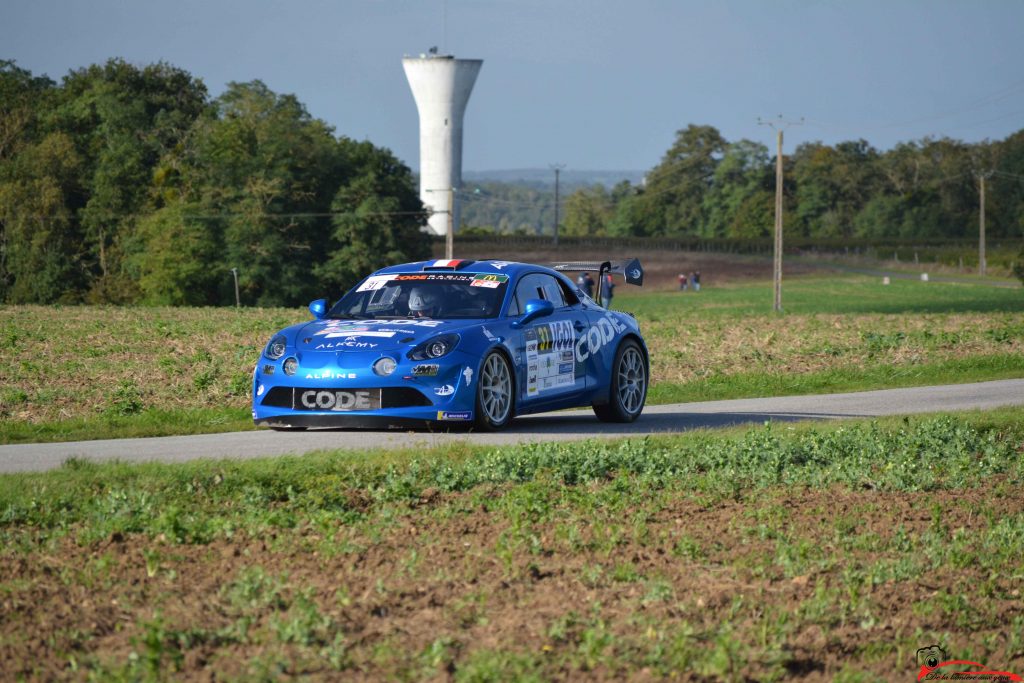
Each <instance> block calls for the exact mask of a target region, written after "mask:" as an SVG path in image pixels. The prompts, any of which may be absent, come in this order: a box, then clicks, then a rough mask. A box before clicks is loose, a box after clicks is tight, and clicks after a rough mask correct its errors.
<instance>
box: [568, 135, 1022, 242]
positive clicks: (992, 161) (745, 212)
mask: <svg viewBox="0 0 1024 683" xmlns="http://www.w3.org/2000/svg"><path fill="white" fill-rule="evenodd" d="M983 177H984V178H985V182H986V189H987V192H986V194H987V198H986V233H987V234H988V235H991V236H992V237H1019V236H1020V235H1022V234H1024V130H1021V131H1018V132H1016V133H1014V134H1013V135H1010V136H1009V137H1007V138H1006V139H1004V140H1000V141H996V142H989V141H986V142H981V143H974V144H968V143H964V142H960V141H957V140H953V139H950V138H925V139H922V140H918V141H913V142H905V143H901V144H898V145H896V146H895V147H893V148H892V149H891V150H888V151H885V152H880V151H879V150H877V149H875V148H874V147H872V146H871V145H870V144H868V142H867V141H866V140H853V141H847V142H840V143H838V144H836V145H826V144H823V143H821V142H811V143H805V144H801V145H799V146H798V147H797V148H796V149H795V150H794V151H793V153H792V154H789V155H786V154H784V155H783V178H784V181H785V182H784V186H783V197H784V208H783V224H784V226H785V232H786V234H787V235H791V236H793V237H802V238H811V239H860V240H865V239H866V240H872V239H921V240H929V239H932V240H935V239H953V238H966V237H972V236H977V234H978V211H979V189H980V183H981V179H982V178H983ZM563 215H564V216H565V220H564V224H563V225H562V231H563V232H564V233H565V234H567V235H580V236H585V235H609V236H659V237H683V236H697V237H705V238H723V237H724V238H737V239H755V238H760V237H767V236H768V235H770V234H771V233H772V231H773V229H774V221H775V158H774V157H773V156H770V155H769V151H768V148H767V147H766V146H765V145H763V144H761V143H759V142H754V141H752V140H738V141H736V142H729V141H727V140H726V139H725V138H724V137H723V136H722V135H721V133H720V132H719V131H718V130H716V129H715V128H714V127H712V126H698V125H690V126H688V127H687V128H685V129H683V130H680V131H678V132H677V134H676V138H675V141H674V142H673V144H672V146H671V147H670V148H669V150H668V151H667V152H666V153H665V155H664V157H663V158H662V159H661V162H660V163H659V164H658V165H657V166H655V167H654V168H653V169H651V171H650V172H649V173H648V174H647V176H646V182H644V183H643V184H642V185H641V186H639V187H636V186H632V185H631V184H630V183H628V182H624V183H620V184H619V185H616V186H615V187H613V188H611V189H610V190H609V189H606V188H604V187H603V186H596V187H593V188H588V189H581V190H578V191H576V192H574V193H573V194H571V195H570V196H569V197H567V198H566V201H565V208H564V212H563Z"/></svg>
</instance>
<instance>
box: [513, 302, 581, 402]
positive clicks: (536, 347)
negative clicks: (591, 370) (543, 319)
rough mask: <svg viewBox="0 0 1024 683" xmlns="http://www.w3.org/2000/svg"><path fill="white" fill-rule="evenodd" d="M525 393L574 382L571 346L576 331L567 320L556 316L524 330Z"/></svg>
mask: <svg viewBox="0 0 1024 683" xmlns="http://www.w3.org/2000/svg"><path fill="white" fill-rule="evenodd" d="M525 337H526V363H527V372H526V394H527V396H536V395H537V394H539V393H543V392H545V391H552V390H555V389H564V388H566V387H571V386H573V385H574V384H575V383H576V364H575V363H574V362H573V361H574V358H573V351H572V349H573V346H574V345H575V344H576V332H575V330H574V329H573V326H572V323H571V322H569V321H568V320H557V321H555V322H551V323H545V324H543V325H537V326H536V327H531V328H529V329H528V330H526V333H525Z"/></svg>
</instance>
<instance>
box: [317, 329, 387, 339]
mask: <svg viewBox="0 0 1024 683" xmlns="http://www.w3.org/2000/svg"><path fill="white" fill-rule="evenodd" d="M317 334H319V332H318V333H317ZM324 336H325V337H326V338H327V339H333V338H335V337H351V338H353V339H357V338H359V337H394V336H395V332H394V330H339V331H338V332H329V333H327V334H326V335H324Z"/></svg>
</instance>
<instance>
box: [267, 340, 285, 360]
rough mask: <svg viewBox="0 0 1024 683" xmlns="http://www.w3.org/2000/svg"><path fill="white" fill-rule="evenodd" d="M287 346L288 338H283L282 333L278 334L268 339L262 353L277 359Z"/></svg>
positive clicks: (271, 358)
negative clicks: (268, 341)
mask: <svg viewBox="0 0 1024 683" xmlns="http://www.w3.org/2000/svg"><path fill="white" fill-rule="evenodd" d="M287 346H288V340H287V339H285V338H284V335H283V334H279V335H277V336H276V337H274V338H273V339H271V340H270V343H269V344H267V348H266V350H264V351H263V355H264V356H266V357H267V358H269V359H270V360H277V359H278V358H280V357H281V356H283V355H284V350H285V348H287Z"/></svg>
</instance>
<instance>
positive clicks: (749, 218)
mask: <svg viewBox="0 0 1024 683" xmlns="http://www.w3.org/2000/svg"><path fill="white" fill-rule="evenodd" d="M773 176H774V173H773V171H772V166H771V164H770V163H769V161H768V148H767V147H765V146H764V145H762V144H760V143H758V142H753V141H751V140H739V141H737V142H733V143H730V144H729V145H728V146H727V147H726V150H725V155H724V156H723V157H722V160H721V161H720V162H719V163H718V165H717V166H716V167H715V171H714V176H713V178H712V184H711V188H710V189H709V190H708V192H707V193H706V194H705V195H704V207H703V209H704V215H705V217H706V220H705V223H704V226H703V229H702V233H701V234H702V235H703V236H705V237H723V236H727V235H728V236H733V237H752V236H760V233H761V231H762V230H763V229H764V228H765V226H764V225H763V221H762V218H761V217H760V215H759V212H758V211H754V207H755V206H759V205H760V204H761V203H762V197H761V196H762V195H763V193H765V192H766V191H768V190H769V188H770V186H771V185H772V182H773V181H772V179H773ZM771 201H772V206H773V207H774V201H775V200H774V198H773V199H772V200H771ZM741 211H742V212H743V216H742V217H740V216H739V214H740V212H741ZM773 211H774V208H773ZM771 225H772V223H771V222H769V224H768V226H767V227H768V229H770V228H771Z"/></svg>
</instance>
